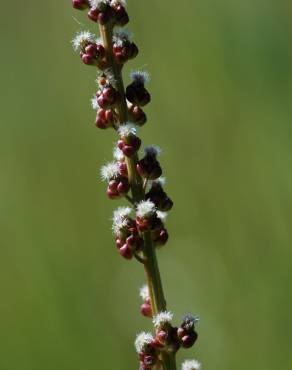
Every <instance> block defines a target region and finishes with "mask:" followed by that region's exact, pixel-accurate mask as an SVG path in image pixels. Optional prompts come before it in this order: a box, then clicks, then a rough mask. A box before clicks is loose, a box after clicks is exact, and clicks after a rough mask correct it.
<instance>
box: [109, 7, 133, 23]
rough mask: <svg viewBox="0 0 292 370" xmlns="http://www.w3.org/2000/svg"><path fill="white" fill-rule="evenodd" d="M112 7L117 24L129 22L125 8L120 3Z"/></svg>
mask: <svg viewBox="0 0 292 370" xmlns="http://www.w3.org/2000/svg"><path fill="white" fill-rule="evenodd" d="M112 8H113V11H114V13H115V17H116V23H117V25H119V26H125V25H126V24H127V23H128V22H129V16H128V13H127V11H126V9H125V8H124V7H123V6H122V5H121V4H117V5H115V6H113V7H112Z"/></svg>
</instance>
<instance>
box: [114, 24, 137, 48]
mask: <svg viewBox="0 0 292 370" xmlns="http://www.w3.org/2000/svg"><path fill="white" fill-rule="evenodd" d="M132 39H133V33H132V32H131V31H129V30H127V29H126V28H118V29H116V30H115V32H114V35H113V42H114V43H115V44H116V45H117V46H123V44H124V42H125V41H132Z"/></svg>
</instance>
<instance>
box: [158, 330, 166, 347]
mask: <svg viewBox="0 0 292 370" xmlns="http://www.w3.org/2000/svg"><path fill="white" fill-rule="evenodd" d="M156 339H157V340H158V342H159V343H160V344H161V345H163V346H165V345H166V344H167V340H168V333H167V332H166V331H164V330H159V332H158V333H157V334H156Z"/></svg>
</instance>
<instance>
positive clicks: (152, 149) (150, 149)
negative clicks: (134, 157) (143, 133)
mask: <svg viewBox="0 0 292 370" xmlns="http://www.w3.org/2000/svg"><path fill="white" fill-rule="evenodd" d="M160 153H161V149H160V148H159V146H157V145H148V146H146V147H145V148H144V154H145V155H151V156H153V157H157V156H159V155H160Z"/></svg>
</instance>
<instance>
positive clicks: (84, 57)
mask: <svg viewBox="0 0 292 370" xmlns="http://www.w3.org/2000/svg"><path fill="white" fill-rule="evenodd" d="M81 59H82V62H83V63H84V64H86V65H91V64H93V58H92V56H91V55H88V54H85V53H81Z"/></svg>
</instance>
